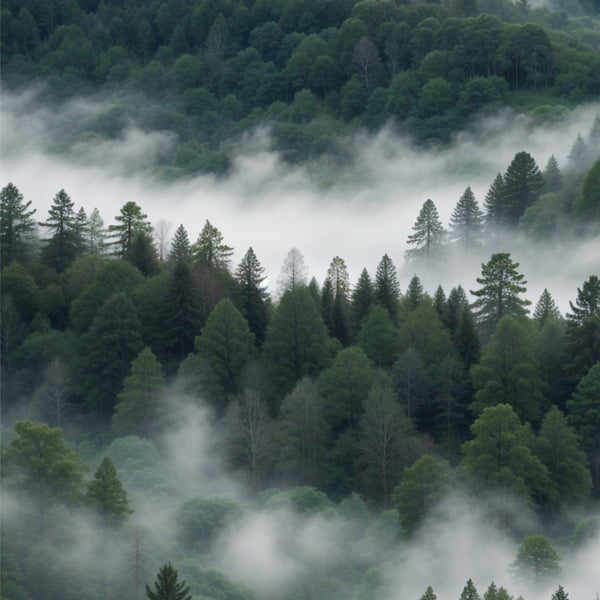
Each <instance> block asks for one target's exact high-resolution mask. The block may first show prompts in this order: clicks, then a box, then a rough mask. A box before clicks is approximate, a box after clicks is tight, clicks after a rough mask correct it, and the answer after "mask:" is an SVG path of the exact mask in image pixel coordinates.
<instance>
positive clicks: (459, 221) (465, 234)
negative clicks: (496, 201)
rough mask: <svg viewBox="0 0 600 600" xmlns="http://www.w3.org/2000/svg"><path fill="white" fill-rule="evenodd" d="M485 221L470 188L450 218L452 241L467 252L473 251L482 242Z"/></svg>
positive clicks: (460, 199)
mask: <svg viewBox="0 0 600 600" xmlns="http://www.w3.org/2000/svg"><path fill="white" fill-rule="evenodd" d="M483 219H484V218H483V213H482V212H481V210H480V208H479V205H478V204H477V200H476V199H475V195H474V194H473V191H472V190H471V188H470V187H468V188H467V189H466V190H465V191H464V193H463V195H462V196H461V197H460V198H459V200H458V203H457V204H456V207H455V209H454V212H453V213H452V216H451V217H450V239H451V240H452V241H453V242H455V243H458V244H460V245H461V246H462V247H463V248H465V249H466V250H470V249H472V248H473V247H474V246H476V245H477V244H479V243H480V242H481V236H482V233H483Z"/></svg>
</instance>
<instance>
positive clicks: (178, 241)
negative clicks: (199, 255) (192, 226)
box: [169, 224, 192, 263]
mask: <svg viewBox="0 0 600 600" xmlns="http://www.w3.org/2000/svg"><path fill="white" fill-rule="evenodd" d="M191 258H192V247H191V244H190V238H189V237H188V233H187V231H186V229H185V227H184V226H183V224H180V225H179V227H178V228H177V230H176V231H175V235H174V236H173V241H172V242H171V249H170V250H169V261H170V262H175V263H177V262H180V261H189V260H191Z"/></svg>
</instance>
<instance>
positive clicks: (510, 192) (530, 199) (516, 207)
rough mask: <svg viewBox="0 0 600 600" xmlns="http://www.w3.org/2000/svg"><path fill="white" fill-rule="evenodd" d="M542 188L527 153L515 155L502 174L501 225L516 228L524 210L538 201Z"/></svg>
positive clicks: (539, 178) (535, 167) (532, 160)
mask: <svg viewBox="0 0 600 600" xmlns="http://www.w3.org/2000/svg"><path fill="white" fill-rule="evenodd" d="M543 187H544V180H543V177H542V174H541V173H540V170H539V168H538V166H537V165H536V163H535V160H534V159H533V157H532V156H531V155H530V154H528V153H527V152H518V153H517V154H515V157H514V158H513V160H512V162H511V163H510V165H509V166H508V169H507V170H506V173H505V174H504V185H503V189H502V205H501V211H500V214H501V220H502V222H503V224H506V225H509V226H516V225H517V224H518V222H519V219H520V218H521V216H522V215H523V213H524V212H525V209H526V208H528V207H529V206H531V205H532V204H533V203H534V202H535V201H536V200H537V199H538V197H539V195H540V194H541V192H542V189H543Z"/></svg>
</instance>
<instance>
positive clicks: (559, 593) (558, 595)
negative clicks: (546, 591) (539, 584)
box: [551, 585, 569, 600]
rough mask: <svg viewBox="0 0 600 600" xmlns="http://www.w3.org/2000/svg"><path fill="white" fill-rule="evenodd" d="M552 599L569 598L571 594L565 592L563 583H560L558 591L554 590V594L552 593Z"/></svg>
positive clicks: (562, 599) (563, 599)
mask: <svg viewBox="0 0 600 600" xmlns="http://www.w3.org/2000/svg"><path fill="white" fill-rule="evenodd" d="M551 600H569V594H567V592H565V590H564V588H563V586H562V585H559V586H558V589H557V590H556V592H554V594H552V598H551Z"/></svg>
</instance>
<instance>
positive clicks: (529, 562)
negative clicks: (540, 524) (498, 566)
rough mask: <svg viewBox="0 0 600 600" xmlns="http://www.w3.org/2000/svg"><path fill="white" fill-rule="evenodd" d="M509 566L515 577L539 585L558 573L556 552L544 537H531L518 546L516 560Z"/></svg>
mask: <svg viewBox="0 0 600 600" xmlns="http://www.w3.org/2000/svg"><path fill="white" fill-rule="evenodd" d="M511 566H512V569H513V570H514V572H515V574H516V575H517V577H519V578H520V579H524V580H527V581H531V582H532V583H535V584H536V585H539V584H541V583H542V582H543V581H544V580H546V579H547V578H548V577H550V576H552V575H555V574H556V573H558V570H559V556H558V552H557V551H556V550H555V549H554V548H553V546H552V544H551V543H550V540H549V539H548V538H547V537H546V536H544V535H531V536H528V537H526V538H525V539H524V540H523V542H522V544H521V545H520V546H519V551H518V553H517V558H516V560H515V562H514V563H513V564H512V565H511Z"/></svg>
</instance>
